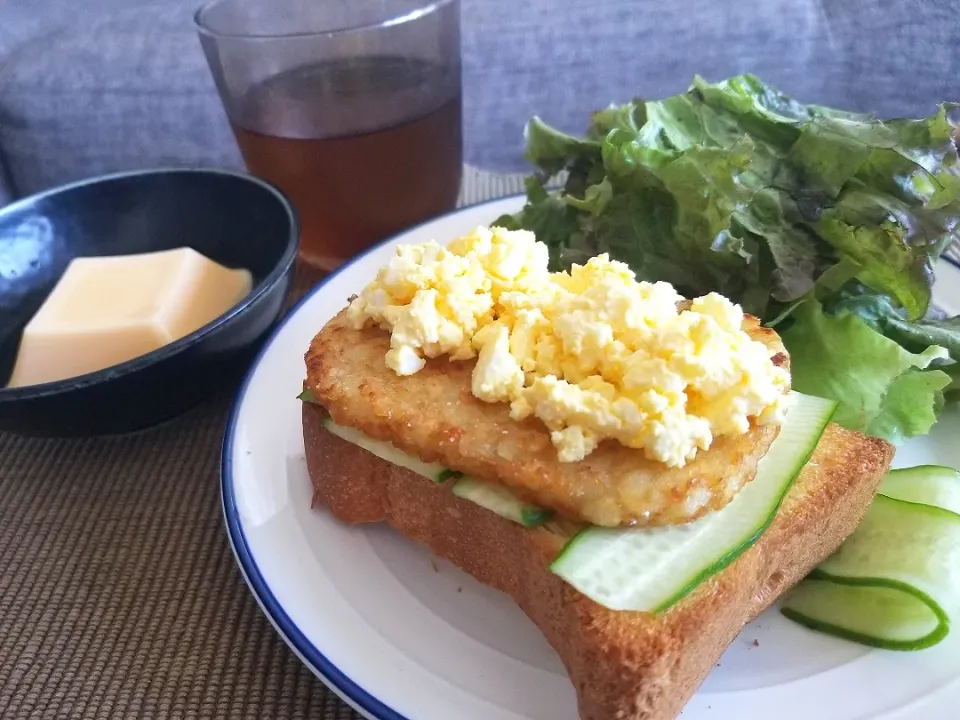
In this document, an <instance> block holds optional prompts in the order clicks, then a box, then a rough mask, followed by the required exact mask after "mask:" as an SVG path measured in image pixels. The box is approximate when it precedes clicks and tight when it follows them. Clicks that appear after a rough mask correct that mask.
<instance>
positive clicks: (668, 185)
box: [517, 75, 960, 319]
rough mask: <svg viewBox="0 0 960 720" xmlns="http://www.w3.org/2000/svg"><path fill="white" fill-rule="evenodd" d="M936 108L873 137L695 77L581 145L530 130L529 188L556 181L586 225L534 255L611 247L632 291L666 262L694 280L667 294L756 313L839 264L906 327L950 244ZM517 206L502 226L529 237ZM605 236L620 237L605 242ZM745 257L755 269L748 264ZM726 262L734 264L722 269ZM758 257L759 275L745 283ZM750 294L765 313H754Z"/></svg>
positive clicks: (959, 176)
mask: <svg viewBox="0 0 960 720" xmlns="http://www.w3.org/2000/svg"><path fill="white" fill-rule="evenodd" d="M951 108H952V106H950V105H947V104H944V105H941V106H939V107H938V110H937V112H936V113H935V114H934V115H932V116H931V117H928V118H925V119H919V120H891V121H886V122H881V121H879V120H877V119H875V118H874V117H872V116H870V115H864V114H858V113H848V112H844V111H840V110H834V109H830V108H825V107H822V106H817V105H805V104H803V103H800V102H798V101H796V100H793V99H792V98H789V97H787V96H786V95H784V94H783V93H780V92H779V91H777V90H776V89H775V88H773V87H771V86H769V85H766V84H765V83H763V82H762V81H760V80H759V79H758V78H756V77H754V76H752V75H741V76H737V77H733V78H729V79H727V80H724V81H722V82H718V83H709V82H707V81H705V80H703V79H702V78H699V77H697V78H695V79H694V81H693V84H692V85H691V87H690V89H689V90H688V91H687V92H686V93H682V94H679V95H675V96H672V97H669V98H665V99H663V100H659V101H645V100H636V101H634V102H631V103H627V104H625V105H619V106H617V105H611V106H610V107H608V108H605V109H603V110H600V111H598V112H596V113H594V114H593V116H592V117H591V122H590V126H589V128H588V129H587V132H586V135H585V137H584V138H582V139H581V138H576V137H574V136H572V135H569V134H566V133H561V132H559V131H556V130H554V129H552V128H550V127H549V126H548V125H546V124H545V123H544V122H542V121H541V120H540V119H539V118H534V119H533V120H531V122H530V123H529V124H528V127H527V141H528V143H527V156H528V158H529V159H530V161H531V162H532V163H534V164H535V165H536V166H537V167H538V168H539V169H540V170H541V171H542V173H543V175H542V176H541V181H542V179H543V177H546V176H550V175H554V174H556V173H557V172H559V171H561V170H566V171H567V172H568V173H569V177H568V180H567V183H566V186H565V187H564V188H563V189H562V190H560V191H558V193H556V196H557V197H559V198H560V199H562V200H563V201H564V202H567V203H568V204H569V205H571V206H572V207H575V208H576V209H577V210H579V211H581V212H582V213H584V214H589V215H591V216H592V218H594V219H596V220H597V221H596V222H588V223H585V224H581V226H580V227H579V228H578V229H577V230H576V234H577V237H576V238H571V237H569V236H564V235H563V234H562V233H563V230H562V229H559V230H557V231H556V232H555V233H552V234H547V235H544V236H541V238H540V239H541V240H543V241H544V242H546V243H547V245H548V246H550V248H551V250H552V252H553V254H554V258H555V263H556V264H557V265H558V266H564V265H565V263H566V262H569V261H570V260H571V259H574V258H577V257H584V256H589V253H590V252H591V251H592V250H594V249H596V248H611V249H612V248H613V247H615V246H616V247H618V248H620V249H622V250H623V252H624V256H623V257H621V258H620V259H622V260H625V261H627V262H630V263H631V264H634V269H635V270H637V271H638V273H641V275H643V274H644V273H645V272H646V270H645V268H646V269H649V268H652V267H656V266H660V265H662V264H663V263H664V262H668V263H669V264H671V265H672V266H674V268H673V275H674V276H675V277H687V278H689V279H691V280H693V282H694V283H695V284H694V285H693V286H689V287H683V288H682V290H683V291H684V292H687V293H690V294H702V293H705V292H708V291H711V290H718V289H720V288H718V287H717V286H715V285H713V283H714V282H715V280H716V278H718V277H721V276H722V277H724V278H725V282H724V289H725V290H727V291H729V292H731V293H734V294H733V299H734V300H737V301H742V300H743V298H745V297H749V298H751V301H752V304H753V306H754V307H759V308H760V310H761V311H765V312H773V311H775V310H776V308H777V306H778V303H784V302H791V301H793V300H796V299H798V298H800V297H802V296H803V295H804V294H805V293H806V292H807V291H808V290H809V289H810V288H811V287H812V286H813V284H814V283H815V282H816V281H817V278H818V276H819V274H820V273H822V272H823V271H824V270H825V269H826V268H829V267H831V266H832V265H834V264H836V263H837V262H839V261H842V260H844V259H849V260H851V261H855V262H856V264H857V266H858V268H859V269H858V275H857V278H858V279H859V280H860V282H862V283H863V284H865V285H866V286H868V287H869V288H870V289H871V290H872V291H874V292H876V293H880V294H885V295H889V296H890V297H891V298H893V299H894V300H895V301H896V302H897V304H898V305H900V306H902V307H903V308H904V309H905V310H906V311H907V315H908V317H909V318H910V319H917V318H919V317H921V316H922V315H923V313H924V312H925V310H926V308H927V306H928V305H929V302H930V284H931V277H932V267H933V262H934V260H935V259H936V257H938V256H939V254H940V253H941V252H942V250H943V248H944V246H945V243H947V242H949V240H951V239H953V238H955V237H958V236H960V232H958V228H957V219H958V218H960V169H958V165H960V163H958V159H957V153H956V148H955V147H954V145H953V142H952V140H951V125H950V123H949V122H948V120H947V112H948V110H949V109H951ZM605 183H606V184H605ZM625 195H629V196H637V195H645V196H649V197H644V198H642V199H640V200H638V199H636V198H635V197H631V198H630V199H623V198H622V197H621V196H625ZM531 200H532V202H531V203H530V204H528V206H527V208H525V210H524V211H523V212H521V213H520V215H519V216H518V217H517V223H518V225H519V226H522V227H531V229H532V225H533V224H534V221H533V220H527V219H525V215H526V214H527V213H533V212H534V208H533V205H535V204H536V202H537V201H535V200H533V198H531ZM540 202H548V201H547V200H545V199H542V200H540ZM616 213H619V214H621V217H613V218H610V217H608V216H610V215H613V214H616ZM560 227H561V228H562V225H561V226H560ZM611 228H615V229H629V230H630V233H629V236H628V237H624V238H616V239H611V238H610V237H607V236H604V234H603V233H604V231H609V230H610V229H611ZM757 243H759V244H761V245H764V246H766V248H767V249H769V253H766V254H764V253H758V252H752V253H751V252H750V251H749V250H748V249H747V248H748V247H750V246H754V245H756V244H757ZM677 249H682V252H681V253H678V252H676V250H677ZM731 251H732V252H733V254H735V255H739V256H740V258H741V260H742V262H736V263H731V262H730V254H731ZM561 255H562V256H563V257H562V258H561V257H560V256H561ZM651 255H652V256H653V257H649V256H651ZM764 255H765V256H766V257H771V258H772V259H773V267H772V268H770V270H769V273H761V272H758V271H757V268H756V267H751V263H753V262H754V261H755V260H756V259H757V258H759V257H761V256H764ZM704 264H706V265H712V266H714V267H710V268H707V269H704V268H703V267H698V266H702V265H704ZM764 291H766V292H768V297H769V300H770V302H767V303H764V302H760V301H758V298H760V297H762V293H763V292H764Z"/></svg>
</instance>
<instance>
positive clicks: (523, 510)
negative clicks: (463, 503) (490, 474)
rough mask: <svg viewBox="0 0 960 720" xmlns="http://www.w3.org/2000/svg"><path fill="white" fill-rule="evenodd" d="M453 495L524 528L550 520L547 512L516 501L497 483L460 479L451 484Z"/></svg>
mask: <svg viewBox="0 0 960 720" xmlns="http://www.w3.org/2000/svg"><path fill="white" fill-rule="evenodd" d="M453 494H454V495H456V496H457V497H460V498H463V499H464V500H469V501H470V502H472V503H475V504H477V505H479V506H480V507H484V508H486V509H487V510H490V511H491V512H494V513H496V514H497V515H499V516H500V517H502V518H506V519H507V520H512V521H513V522H515V523H520V524H521V525H523V526H524V527H536V526H537V525H542V524H543V523H545V522H546V521H547V520H549V519H550V514H551V513H550V511H549V510H544V509H543V508H541V507H537V506H536V505H529V504H527V503H525V502H522V501H520V500H518V499H517V497H516V496H515V495H514V494H513V493H512V492H510V490H508V489H507V488H505V487H503V486H502V485H500V484H499V483H492V482H486V481H484V480H477V479H476V478H472V477H462V478H460V479H459V480H457V481H456V482H455V483H454V484H453Z"/></svg>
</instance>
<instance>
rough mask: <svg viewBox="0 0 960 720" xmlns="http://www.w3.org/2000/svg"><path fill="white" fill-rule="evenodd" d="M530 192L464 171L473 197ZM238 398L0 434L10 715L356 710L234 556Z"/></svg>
mask: <svg viewBox="0 0 960 720" xmlns="http://www.w3.org/2000/svg"><path fill="white" fill-rule="evenodd" d="M521 188H522V182H521V177H520V176H493V175H487V174H483V173H479V172H477V171H474V170H471V169H469V168H468V169H467V170H466V172H465V176H464V183H463V190H462V192H461V202H462V203H463V204H470V203H473V202H478V201H480V200H484V199H487V198H492V197H497V196H502V195H508V194H512V193H516V192H519V191H520V190H521ZM308 285H309V280H308V278H306V276H304V277H302V278H299V282H298V286H299V291H300V292H302V291H303V290H305V289H306V287H307V286H308ZM230 401H231V397H229V396H224V397H220V398H217V399H216V400H214V401H212V402H209V403H207V404H206V405H204V406H203V407H200V408H197V409H196V410H194V411H193V412H190V413H189V414H187V415H186V416H184V417H181V418H179V419H177V420H175V421H173V422H170V423H168V424H166V425H164V426H162V427H159V428H156V429H153V430H149V431H146V432H142V433H139V434H136V435H131V436H125V437H115V438H103V439H94V440H37V439H22V438H17V437H14V436H9V435H4V434H2V433H0V718H16V719H17V720H20V719H21V718H23V719H26V718H30V719H31V720H33V719H37V720H39V719H40V718H44V719H49V718H64V719H66V718H70V719H71V720H73V719H77V718H80V719H83V720H86V719H87V718H90V719H93V718H97V719H100V718H103V719H107V718H110V719H113V718H128V717H129V718H133V717H136V718H208V717H222V718H291V719H293V718H298V719H300V718H323V719H324V720H332V719H333V718H338V719H346V718H355V717H359V716H358V715H356V714H355V713H354V712H353V711H352V710H350V709H349V708H348V707H347V706H346V705H344V704H343V703H341V702H340V701H339V700H338V699H337V697H336V695H334V694H333V693H332V692H331V691H329V690H328V689H327V688H326V687H325V686H324V685H323V683H321V682H320V681H319V680H317V679H316V678H315V677H314V676H313V674H312V673H311V672H310V671H309V670H307V668H306V667H304V666H303V665H302V664H301V663H300V661H299V660H298V659H297V658H296V657H295V656H294V654H293V653H292V652H291V651H290V650H288V649H287V647H286V645H285V644H284V643H283V641H282V640H281V639H280V637H279V636H278V635H277V634H276V633H275V632H274V630H273V628H272V627H271V626H270V624H269V623H268V622H267V620H266V618H265V617H264V616H263V614H262V613H261V612H260V610H259V608H258V607H257V604H256V602H255V601H254V599H253V596H252V595H251V594H250V592H249V590H248V589H247V587H246V585H245V584H244V582H243V579H242V578H241V576H240V572H239V570H238V569H237V567H236V565H235V563H234V559H233V555H232V554H231V552H230V548H229V544H228V541H227V538H226V533H225V531H224V526H223V519H222V515H221V510H220V491H219V457H220V442H221V439H222V435H223V428H224V423H225V420H226V415H227V411H228V408H229V405H230ZM317 612H323V608H317Z"/></svg>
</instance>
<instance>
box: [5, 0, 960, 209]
mask: <svg viewBox="0 0 960 720" xmlns="http://www.w3.org/2000/svg"><path fill="white" fill-rule="evenodd" d="M341 1H342V0H341ZM462 3H463V10H462V29H463V33H462V34H463V63H464V73H463V78H464V92H465V96H464V102H465V110H466V113H465V120H464V125H465V143H466V159H467V161H468V162H470V163H472V164H474V165H477V166H480V167H483V168H488V169H498V170H503V169H514V170H522V169H524V163H523V160H522V157H521V155H522V147H523V140H522V127H523V123H524V121H525V120H526V119H527V118H529V117H530V116H531V115H533V114H540V115H542V116H543V117H544V118H545V119H547V120H548V121H550V122H552V123H555V124H557V125H558V126H560V127H561V128H564V129H567V130H581V129H582V128H583V127H584V126H585V124H586V122H587V117H588V114H589V112H590V111H591V110H593V109H596V108H598V107H602V106H604V105H606V104H608V103H610V102H612V101H621V102H622V101H625V100H628V99H629V98H631V97H633V96H635V95H642V96H663V95H666V94H670V93H675V92H679V91H682V90H683V89H684V88H685V87H686V86H687V84H688V83H689V81H690V79H691V77H692V76H693V74H694V73H700V74H702V75H705V76H706V77H707V78H708V79H712V80H717V79H720V78H723V77H725V76H728V75H731V74H733V73H737V72H743V71H752V72H755V73H758V74H759V75H761V76H762V77H763V78H765V79H768V80H769V81H771V82H773V83H775V84H777V85H779V86H780V87H781V88H782V89H783V90H785V91H787V92H789V93H792V94H795V95H796V96H797V97H798V98H800V99H802V100H806V101H815V102H822V103H827V104H831V105H836V106H839V107H845V108H850V109H854V110H861V111H871V110H872V111H876V112H877V113H879V114H880V115H883V116H890V115H905V114H906V115H921V114H927V113H929V112H931V111H932V108H933V105H934V103H935V102H937V101H939V100H944V99H960V92H958V86H960V79H958V78H960V75H958V70H960V63H958V53H960V23H958V21H957V20H956V11H955V8H953V7H952V6H951V4H950V3H949V2H947V0H912V1H911V2H900V1H898V0H843V1H842V2H840V1H834V0H686V2H677V3H671V2H663V1H662V0H594V1H593V2H589V3H587V2H562V1H561V0H527V1H526V2H518V1H517V0H462ZM196 5H197V0H0V162H3V163H4V164H5V165H6V167H7V171H8V175H9V179H10V180H11V184H12V185H13V189H14V190H15V191H16V192H18V193H21V194H23V193H29V192H34V191H36V190H39V189H41V188H44V187H48V186H50V185H54V184H57V183H61V182H65V181H68V180H73V179H77V178H80V177H85V176H89V175H93V174H96V173H101V172H107V171H111V170H120V169H126V168H132V167H142V166H150V165H226V166H238V165H239V164H240V158H239V155H238V153H237V150H236V148H235V145H234V142H233V139H232V137H231V135H230V132H229V129H228V127H227V125H226V120H225V117H224V115H223V111H222V109H221V107H220V103H219V101H218V99H217V98H216V96H215V94H214V89H213V85H212V82H211V80H210V76H209V72H208V71H207V68H206V66H205V63H204V60H203V57H202V54H201V51H200V47H199V43H198V41H197V39H196V37H195V35H194V30H193V27H192V12H193V10H194V8H195V6H196Z"/></svg>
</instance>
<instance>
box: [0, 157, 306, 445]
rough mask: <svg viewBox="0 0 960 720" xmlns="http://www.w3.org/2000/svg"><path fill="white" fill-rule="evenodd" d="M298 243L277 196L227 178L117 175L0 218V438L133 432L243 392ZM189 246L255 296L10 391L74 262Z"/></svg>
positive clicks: (19, 206)
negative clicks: (128, 354)
mask: <svg viewBox="0 0 960 720" xmlns="http://www.w3.org/2000/svg"><path fill="white" fill-rule="evenodd" d="M299 235H300V232H299V222H298V220H297V215H296V212H295V210H294V209H293V207H292V206H291V204H290V202H289V200H288V199H287V198H286V196H285V195H284V194H283V193H282V192H280V191H279V190H277V189H276V188H275V187H273V186H272V185H270V184H269V183H266V182H264V181H262V180H259V179H257V178H254V177H251V176H249V175H244V174H242V173H235V172H230V171H223V170H147V171H140V172H129V173H120V174H117V175H109V176H105V177H99V178H94V179H92V180H85V181H82V182H78V183H73V184H71V185H65V186H63V187H60V188H56V189H54V190H50V191H47V192H44V193H41V194H39V195H34V196H33V197H29V198H26V199H24V200H20V201H18V202H16V203H13V204H12V205H8V206H7V207H5V208H2V209H0V430H7V431H11V432H15V433H19V434H23V435H39V436H83V435H99V434H113V433H122V432H128V431H131V430H138V429H141V428H144V427H148V426H150V425H154V424H156V423H158V422H161V421H163V420H166V419H168V418H171V417H173V416H175V415H177V414H179V413H181V412H183V411H184V410H187V409H188V408H190V407H192V406H194V405H196V404H197V403H199V402H200V401H201V400H203V399H204V398H206V397H208V396H210V395H211V394H213V393H216V392H218V391H220V390H223V389H224V388H225V387H226V386H227V385H229V384H231V383H234V382H236V380H237V379H238V377H239V376H240V375H241V374H242V372H243V370H244V369H245V368H246V366H247V363H248V361H249V360H251V359H252V357H253V355H254V353H255V352H256V351H257V349H258V347H259V345H260V343H261V341H262V340H264V339H265V336H266V334H267V332H268V331H269V330H270V328H271V326H272V325H273V323H274V321H275V320H276V319H277V316H278V315H279V314H280V311H281V309H282V306H283V302H284V299H285V297H286V294H287V291H288V289H289V287H290V281H291V278H292V274H293V263H294V260H295V259H296V255H297V245H298V241H299ZM183 246H188V247H192V248H194V249H195V250H197V251H198V252H201V253H203V254H204V255H206V256H207V257H208V258H210V259H211V260H215V261H216V262H219V263H222V264H224V265H227V266H229V267H239V268H246V269H247V270H249V271H250V272H251V274H252V275H253V290H252V292H251V293H250V294H249V295H248V296H247V297H246V298H244V299H243V300H242V301H241V302H240V303H239V304H237V305H236V306H234V307H233V308H231V309H230V310H229V311H227V312H226V313H224V314H223V315H221V316H220V317H218V318H217V319H215V320H213V321H212V322H210V323H208V324H207V325H205V326H204V327H202V328H200V329H199V330H197V331H196V332H194V333H191V334H190V335H187V336H186V337H184V338H181V339H180V340H177V341H176V342H173V343H171V344H169V345H167V346H165V347H162V348H160V349H159V350H156V351H154V352H151V353H148V354H146V355H143V356H141V357H138V358H135V359H133V360H129V361H127V362H124V363H121V364H119V365H114V366H112V367H109V368H107V369H105V370H101V371H98V372H94V373H88V374H86V375H80V376H78V377H75V378H70V379H67V380H60V381H57V382H51V383H44V384H42V385H32V386H26V387H17V388H7V387H6V384H7V382H8V381H9V377H10V374H11V373H12V371H13V363H14V360H15V358H16V354H17V348H18V345H19V342H20V337H21V334H22V332H23V328H24V326H25V325H26V323H27V322H28V321H29V320H30V318H31V317H32V316H33V315H34V313H36V311H37V310H38V309H39V307H40V306H41V305H42V304H43V302H44V300H45V299H46V297H47V295H48V294H49V293H50V291H51V290H52V289H53V287H54V285H55V284H56V282H57V280H58V279H59V278H60V276H61V274H62V273H63V271H64V269H65V268H66V266H67V263H69V262H70V260H71V259H73V258H75V257H79V256H92V255H130V254H133V253H141V252H150V251H155V250H167V249H171V248H177V247H183Z"/></svg>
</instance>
